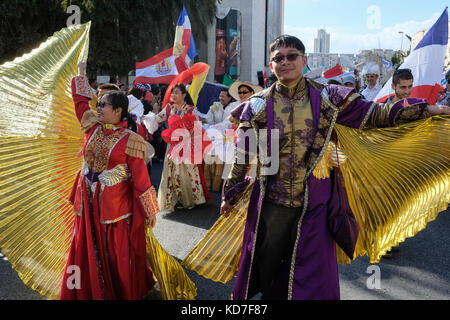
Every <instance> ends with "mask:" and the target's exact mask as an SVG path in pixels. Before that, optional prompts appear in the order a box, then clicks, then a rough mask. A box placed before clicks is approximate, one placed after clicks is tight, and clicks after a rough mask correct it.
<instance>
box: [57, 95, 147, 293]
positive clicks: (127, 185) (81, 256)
mask: <svg viewBox="0 0 450 320" xmlns="http://www.w3.org/2000/svg"><path fill="white" fill-rule="evenodd" d="M83 100H84V99H80V98H79V97H78V96H74V101H75V108H76V114H77V117H78V118H79V119H81V117H82V114H83V110H84V111H86V110H88V109H89V106H88V105H87V101H83ZM86 100H87V99H86ZM97 127H98V125H96V126H95V127H94V128H93V129H91V130H90V131H89V133H88V134H87V135H86V141H88V140H89V139H90V138H91V136H92V135H93V133H94V132H95V129H96V128H97ZM102 129H103V128H102ZM118 130H121V131H122V132H123V130H125V128H123V129H118ZM106 133H107V134H108V133H110V134H112V133H113V130H107V131H106ZM128 137H129V134H127V135H126V136H124V137H123V138H121V139H120V140H119V141H118V143H116V144H115V145H114V147H113V148H112V150H110V151H111V152H110V154H109V161H108V164H107V165H108V168H107V169H111V168H113V167H115V166H116V165H118V164H121V163H126V164H127V165H128V168H129V169H130V172H131V177H132V178H131V179H128V180H125V181H122V182H119V183H118V184H116V185H114V186H111V187H108V186H103V190H102V192H100V186H101V185H100V183H97V185H96V188H95V190H94V192H92V191H91V190H90V188H89V187H88V185H87V182H86V179H87V178H86V177H84V176H82V175H80V174H78V175H77V178H76V180H75V185H74V189H73V190H72V193H71V196H70V200H71V201H72V202H73V203H74V210H75V211H76V213H77V215H76V217H75V224H74V233H73V238H72V243H71V246H70V249H69V254H68V259H67V264H66V268H65V270H64V274H63V281H62V283H61V291H60V296H59V298H60V299H63V300H68V299H69V300H85V299H89V300H102V299H108V300H109V299H124V300H125V299H142V298H143V297H144V296H146V295H147V294H148V291H149V290H151V288H152V287H153V285H154V283H155V282H154V280H153V275H152V272H151V270H150V269H149V268H148V267H147V253H146V236H145V227H146V225H145V222H146V216H147V212H146V210H145V208H144V207H143V206H142V204H141V201H140V199H139V196H140V195H142V194H143V193H144V192H145V191H146V190H148V189H149V188H150V186H151V182H150V178H149V176H148V172H147V167H146V165H145V162H144V160H143V159H138V158H134V157H130V156H127V155H126V154H125V149H126V145H127V142H128ZM98 143H99V145H101V144H102V142H101V141H100V142H98ZM86 146H87V143H86V142H85V145H84V147H83V154H85V150H86ZM99 150H101V148H100V147H99ZM100 194H101V197H100V198H99V195H100ZM126 213H130V214H131V215H130V216H128V217H126V218H123V217H124V216H125V214H126ZM118 217H121V218H122V219H120V220H118V221H116V222H114V223H105V222H108V221H107V220H110V219H112V220H114V219H116V218H118ZM102 222H103V223H102ZM77 276H79V277H78V279H79V281H80V282H79V284H80V286H79V287H77V286H76V284H77V281H74V279H76V277H77Z"/></svg>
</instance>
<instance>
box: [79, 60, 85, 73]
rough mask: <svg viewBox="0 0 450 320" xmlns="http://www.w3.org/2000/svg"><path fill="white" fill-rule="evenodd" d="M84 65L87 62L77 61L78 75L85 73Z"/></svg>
mask: <svg viewBox="0 0 450 320" xmlns="http://www.w3.org/2000/svg"><path fill="white" fill-rule="evenodd" d="M86 67H87V62H85V61H82V62H80V63H78V75H79V76H85V75H86Z"/></svg>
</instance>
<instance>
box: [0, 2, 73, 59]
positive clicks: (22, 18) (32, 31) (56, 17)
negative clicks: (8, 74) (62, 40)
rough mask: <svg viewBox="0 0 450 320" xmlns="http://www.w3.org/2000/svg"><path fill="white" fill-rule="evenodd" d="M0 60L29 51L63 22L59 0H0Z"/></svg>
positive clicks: (63, 16) (62, 24)
mask: <svg viewBox="0 0 450 320" xmlns="http://www.w3.org/2000/svg"><path fill="white" fill-rule="evenodd" d="M0 12H1V15H2V17H1V19H0V64H3V63H4V62H6V61H9V60H12V59H14V58H15V57H19V56H22V55H23V54H25V53H27V52H29V51H31V50H32V49H33V48H35V47H36V46H37V45H39V44H40V43H41V42H42V41H44V40H46V39H47V38H48V37H49V36H51V35H52V34H53V33H54V32H55V31H57V30H59V29H61V28H62V27H64V26H65V21H66V17H65V15H64V14H63V13H62V7H61V3H60V1H55V0H39V1H37V0H34V1H26V0H2V1H0Z"/></svg>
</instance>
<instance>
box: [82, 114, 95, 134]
mask: <svg viewBox="0 0 450 320" xmlns="http://www.w3.org/2000/svg"><path fill="white" fill-rule="evenodd" d="M97 123H99V120H98V117H97V115H96V114H95V112H94V111H93V110H88V111H86V112H85V113H83V116H82V117H81V121H80V125H81V130H82V131H83V132H84V133H86V132H88V131H89V129H91V128H92V127H93V126H94V125H95V124H97Z"/></svg>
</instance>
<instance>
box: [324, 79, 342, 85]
mask: <svg viewBox="0 0 450 320" xmlns="http://www.w3.org/2000/svg"><path fill="white" fill-rule="evenodd" d="M327 84H338V85H342V83H340V82H339V81H337V80H334V79H332V80H328V82H327Z"/></svg>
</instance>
